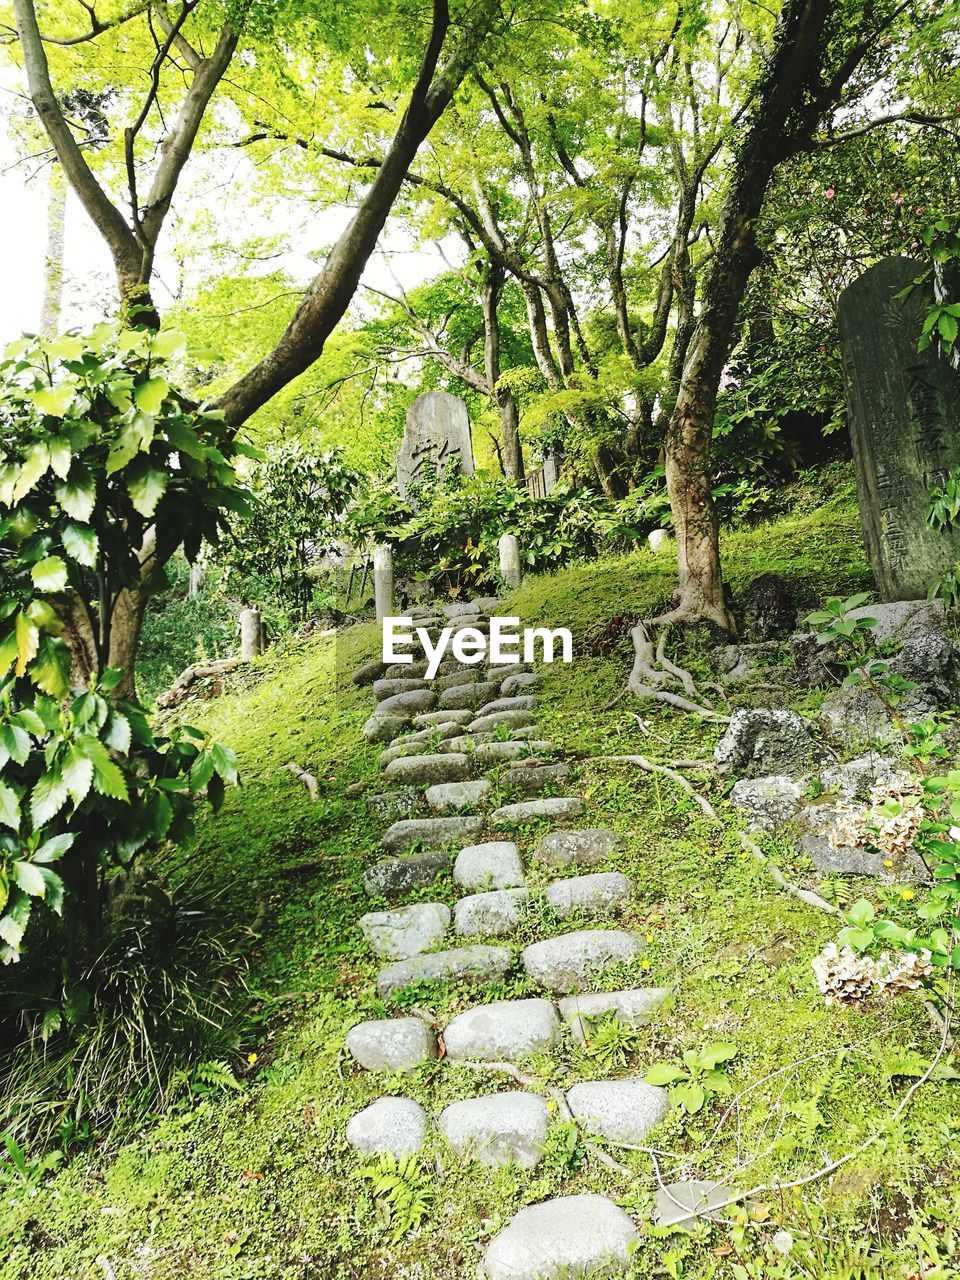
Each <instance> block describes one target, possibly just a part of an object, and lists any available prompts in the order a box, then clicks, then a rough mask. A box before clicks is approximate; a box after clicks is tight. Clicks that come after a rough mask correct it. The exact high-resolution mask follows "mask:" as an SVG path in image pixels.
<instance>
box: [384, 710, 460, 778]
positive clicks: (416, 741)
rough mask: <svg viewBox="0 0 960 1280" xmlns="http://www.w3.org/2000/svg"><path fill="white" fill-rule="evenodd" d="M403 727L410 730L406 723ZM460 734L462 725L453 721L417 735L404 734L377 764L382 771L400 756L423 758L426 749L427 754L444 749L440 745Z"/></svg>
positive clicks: (387, 749)
mask: <svg viewBox="0 0 960 1280" xmlns="http://www.w3.org/2000/svg"><path fill="white" fill-rule="evenodd" d="M403 727H404V729H406V728H409V725H408V724H407V722H406V721H404V722H403ZM458 733H460V725H458V724H454V723H453V721H446V722H444V723H442V724H434V725H431V726H430V727H429V728H427V729H418V730H417V732H416V733H408V734H404V736H403V737H402V738H398V739H397V740H396V741H395V742H391V745H390V746H389V747H385V748H384V750H383V751H381V752H380V754H379V756H377V763H378V764H379V766H380V768H381V769H385V768H386V767H387V765H388V764H389V763H390V762H391V760H398V759H399V758H400V756H422V755H423V754H424V747H426V748H427V754H432V753H433V752H436V751H440V750H441V749H442V748H441V745H440V744H441V743H442V742H443V740H444V739H446V738H453V737H455V736H456V735H457V734H458Z"/></svg>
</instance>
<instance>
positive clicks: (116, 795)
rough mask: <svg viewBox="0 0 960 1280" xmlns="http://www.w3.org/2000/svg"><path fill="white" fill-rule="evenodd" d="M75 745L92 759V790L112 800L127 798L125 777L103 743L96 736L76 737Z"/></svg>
mask: <svg viewBox="0 0 960 1280" xmlns="http://www.w3.org/2000/svg"><path fill="white" fill-rule="evenodd" d="M77 746H78V747H79V749H80V750H81V751H82V752H83V754H84V755H85V756H87V757H88V759H90V760H92V761H93V788H94V790H95V791H98V792H99V793H100V795H102V796H109V797H110V798H111V799H113V800H127V799H128V798H129V796H128V793H127V782H126V779H125V778H124V776H123V772H122V771H121V769H120V768H119V766H118V765H117V764H116V762H115V761H113V760H111V759H110V754H109V752H108V751H107V749H106V747H105V746H104V745H103V743H102V742H98V741H97V739H96V738H90V737H83V738H82V739H78V741H77Z"/></svg>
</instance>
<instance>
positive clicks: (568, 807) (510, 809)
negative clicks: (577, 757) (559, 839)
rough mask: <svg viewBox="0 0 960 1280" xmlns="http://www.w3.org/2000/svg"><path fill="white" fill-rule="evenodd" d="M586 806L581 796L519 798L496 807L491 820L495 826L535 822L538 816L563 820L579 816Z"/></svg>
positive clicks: (551, 819) (552, 819)
mask: <svg viewBox="0 0 960 1280" xmlns="http://www.w3.org/2000/svg"><path fill="white" fill-rule="evenodd" d="M585 808H586V804H585V802H584V801H583V800H581V799H580V797H579V796H541V797H540V798H538V799H536V800H518V801H517V803H516V804H505V805H502V806H501V807H500V808H499V809H494V811H493V813H492V814H491V815H490V822H491V823H492V825H493V826H495V827H512V826H515V825H516V824H517V823H518V822H533V821H536V819H538V818H547V819H549V820H550V821H552V822H554V821H562V820H563V819H564V818H578V817H579V816H580V814H581V813H583V811H584V809H585Z"/></svg>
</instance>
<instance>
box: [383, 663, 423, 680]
mask: <svg viewBox="0 0 960 1280" xmlns="http://www.w3.org/2000/svg"><path fill="white" fill-rule="evenodd" d="M426 674H427V664H426V663H425V662H394V663H393V664H392V665H391V666H389V667H387V669H386V671H384V673H383V678H384V680H422V679H423V677H424V676H425V675H426Z"/></svg>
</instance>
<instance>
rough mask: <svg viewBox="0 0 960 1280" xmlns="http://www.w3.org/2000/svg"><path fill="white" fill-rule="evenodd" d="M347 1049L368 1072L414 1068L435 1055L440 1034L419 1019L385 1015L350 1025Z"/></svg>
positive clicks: (412, 1069)
mask: <svg viewBox="0 0 960 1280" xmlns="http://www.w3.org/2000/svg"><path fill="white" fill-rule="evenodd" d="M346 1049H347V1052H348V1053H349V1054H350V1056H351V1057H352V1058H353V1059H354V1060H355V1061H356V1062H358V1063H359V1064H360V1066H361V1067H363V1068H364V1070H365V1071H414V1070H416V1068H417V1067H419V1066H420V1065H421V1064H422V1063H424V1062H432V1061H433V1060H434V1059H435V1058H436V1056H437V1037H436V1033H435V1032H434V1030H433V1028H432V1027H428V1026H427V1024H426V1023H425V1022H424V1021H422V1019H420V1018H383V1019H379V1020H376V1021H372V1022H358V1023H357V1025H356V1026H355V1027H351V1028H350V1030H349V1031H348V1032H347V1039H346Z"/></svg>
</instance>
